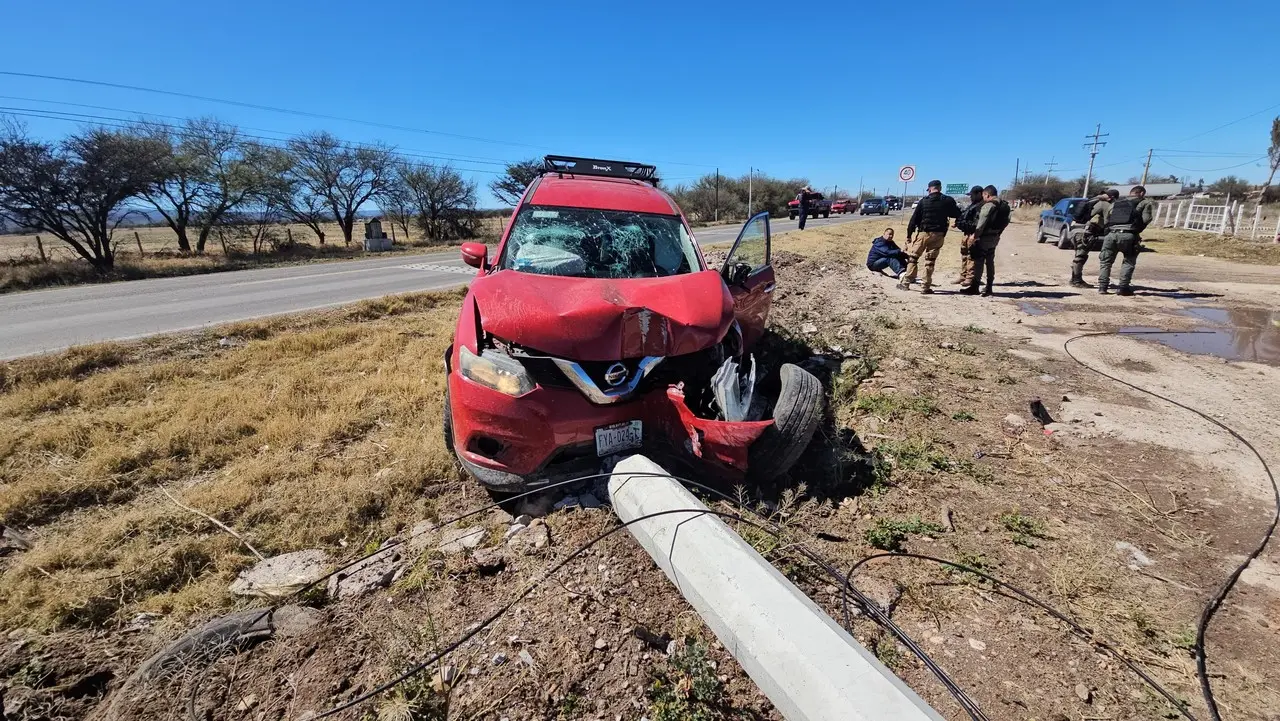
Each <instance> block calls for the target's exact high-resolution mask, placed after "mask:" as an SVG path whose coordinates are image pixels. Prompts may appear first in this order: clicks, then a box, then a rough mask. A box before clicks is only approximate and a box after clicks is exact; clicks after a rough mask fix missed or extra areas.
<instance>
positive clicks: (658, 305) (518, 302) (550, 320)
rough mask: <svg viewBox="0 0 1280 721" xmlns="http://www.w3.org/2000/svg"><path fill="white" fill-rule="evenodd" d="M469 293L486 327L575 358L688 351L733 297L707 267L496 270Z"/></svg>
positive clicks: (697, 346)
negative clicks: (631, 274) (566, 272)
mask: <svg viewBox="0 0 1280 721" xmlns="http://www.w3.org/2000/svg"><path fill="white" fill-rule="evenodd" d="M471 292H472V293H473V294H474V296H475V300H476V306H477V308H478V310H479V312H480V325H481V327H483V328H484V330H485V331H486V332H488V333H492V334H493V335H495V336H497V337H499V338H502V339H503V340H507V341H511V342H513V343H518V344H520V345H522V346H525V347H526V348H530V349H533V350H538V351H541V352H543V353H548V354H551V355H554V356H557V357H561V358H566V359H569V360H575V361H606V360H621V359H624V358H640V357H643V356H673V355H682V354H685V353H692V352H694V351H697V350H702V349H703V348H707V347H709V346H711V345H714V344H715V343H717V342H718V341H719V340H720V339H721V338H722V337H724V334H725V332H726V331H728V329H729V326H730V324H731V323H732V322H733V298H732V296H730V295H729V290H728V288H726V287H725V285H724V282H723V281H722V280H721V279H720V274H719V273H716V272H715V271H713V270H705V271H701V272H698V273H688V274H684V275H675V276H670V277H667V278H632V279H624V280H611V279H594V278H569V277H563V276H552V275H537V274H534V273H521V272H518V271H514V270H503V271H499V272H497V273H494V274H492V275H487V276H484V277H482V278H480V279H478V280H476V281H475V283H474V284H472V286H471Z"/></svg>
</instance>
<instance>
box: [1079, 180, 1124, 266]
mask: <svg viewBox="0 0 1280 721" xmlns="http://www.w3.org/2000/svg"><path fill="white" fill-rule="evenodd" d="M1119 197H1120V191H1118V190H1116V189H1115V188H1111V189H1109V190H1107V192H1105V193H1103V194H1101V195H1099V196H1098V197H1096V198H1094V199H1093V200H1090V201H1088V207H1087V209H1086V211H1085V212H1087V213H1088V214H1089V222H1087V223H1085V226H1084V232H1083V233H1081V234H1080V236H1079V237H1078V238H1077V239H1076V255H1075V258H1074V259H1073V260H1072V261H1071V287H1072V288H1092V287H1093V286H1092V285H1091V284H1089V283H1086V282H1085V279H1084V264H1085V263H1087V262H1088V261H1089V249H1090V248H1092V247H1093V241H1094V240H1096V239H1097V238H1099V237H1101V236H1102V235H1103V233H1104V230H1103V227H1102V219H1103V218H1104V217H1106V215H1107V214H1108V213H1109V212H1111V204H1112V203H1114V202H1116V198H1119Z"/></svg>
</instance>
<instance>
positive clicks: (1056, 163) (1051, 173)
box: [1044, 156, 1058, 175]
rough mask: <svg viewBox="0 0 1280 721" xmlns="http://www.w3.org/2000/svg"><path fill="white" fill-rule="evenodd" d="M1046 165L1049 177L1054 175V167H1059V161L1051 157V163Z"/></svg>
mask: <svg viewBox="0 0 1280 721" xmlns="http://www.w3.org/2000/svg"><path fill="white" fill-rule="evenodd" d="M1055 157H1056V156H1055ZM1044 165H1045V167H1046V168H1048V169H1049V172H1048V173H1047V174H1048V175H1053V169H1054V167H1055V166H1057V165H1058V161H1057V160H1054V157H1050V158H1049V162H1047V163H1045V164H1044Z"/></svg>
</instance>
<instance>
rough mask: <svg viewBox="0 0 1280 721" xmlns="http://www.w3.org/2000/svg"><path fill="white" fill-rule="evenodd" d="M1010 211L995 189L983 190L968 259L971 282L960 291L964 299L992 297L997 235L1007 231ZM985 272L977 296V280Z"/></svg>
mask: <svg viewBox="0 0 1280 721" xmlns="http://www.w3.org/2000/svg"><path fill="white" fill-rule="evenodd" d="M1012 213H1013V210H1012V209H1011V208H1010V207H1009V204H1008V203H1006V202H1005V201H1003V200H1001V199H1000V191H999V190H998V189H996V186H994V185H988V186H987V187H985V188H983V189H982V209H981V210H979V211H978V227H977V228H975V229H974V231H973V236H974V241H973V245H972V246H971V247H970V248H969V255H971V256H972V257H973V264H974V269H973V282H972V283H970V284H969V287H968V288H965V289H964V290H962V291H960V292H961V293H963V294H965V295H975V294H977V295H981V296H982V297H984V298H985V297H987V296H989V295H991V285H992V283H994V282H995V279H996V246H997V245H999V244H1000V234H1001V233H1003V232H1004V229H1005V228H1007V227H1009V218H1010V216H1011V215H1012ZM984 268H985V269H986V274H987V286H986V287H985V288H983V289H982V292H981V293H978V283H979V280H980V278H979V276H981V275H982V272H983V269H984Z"/></svg>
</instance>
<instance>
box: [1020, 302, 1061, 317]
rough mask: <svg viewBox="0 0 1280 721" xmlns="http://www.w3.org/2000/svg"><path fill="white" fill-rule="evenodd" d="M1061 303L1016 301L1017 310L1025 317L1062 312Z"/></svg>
mask: <svg viewBox="0 0 1280 721" xmlns="http://www.w3.org/2000/svg"><path fill="white" fill-rule="evenodd" d="M1062 307H1063V306H1062V304H1061V303H1037V302H1035V301H1031V300H1020V301H1018V310H1020V311H1022V312H1023V313H1026V314H1027V315H1049V314H1050V313H1055V312H1057V311H1060V310H1062Z"/></svg>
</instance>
